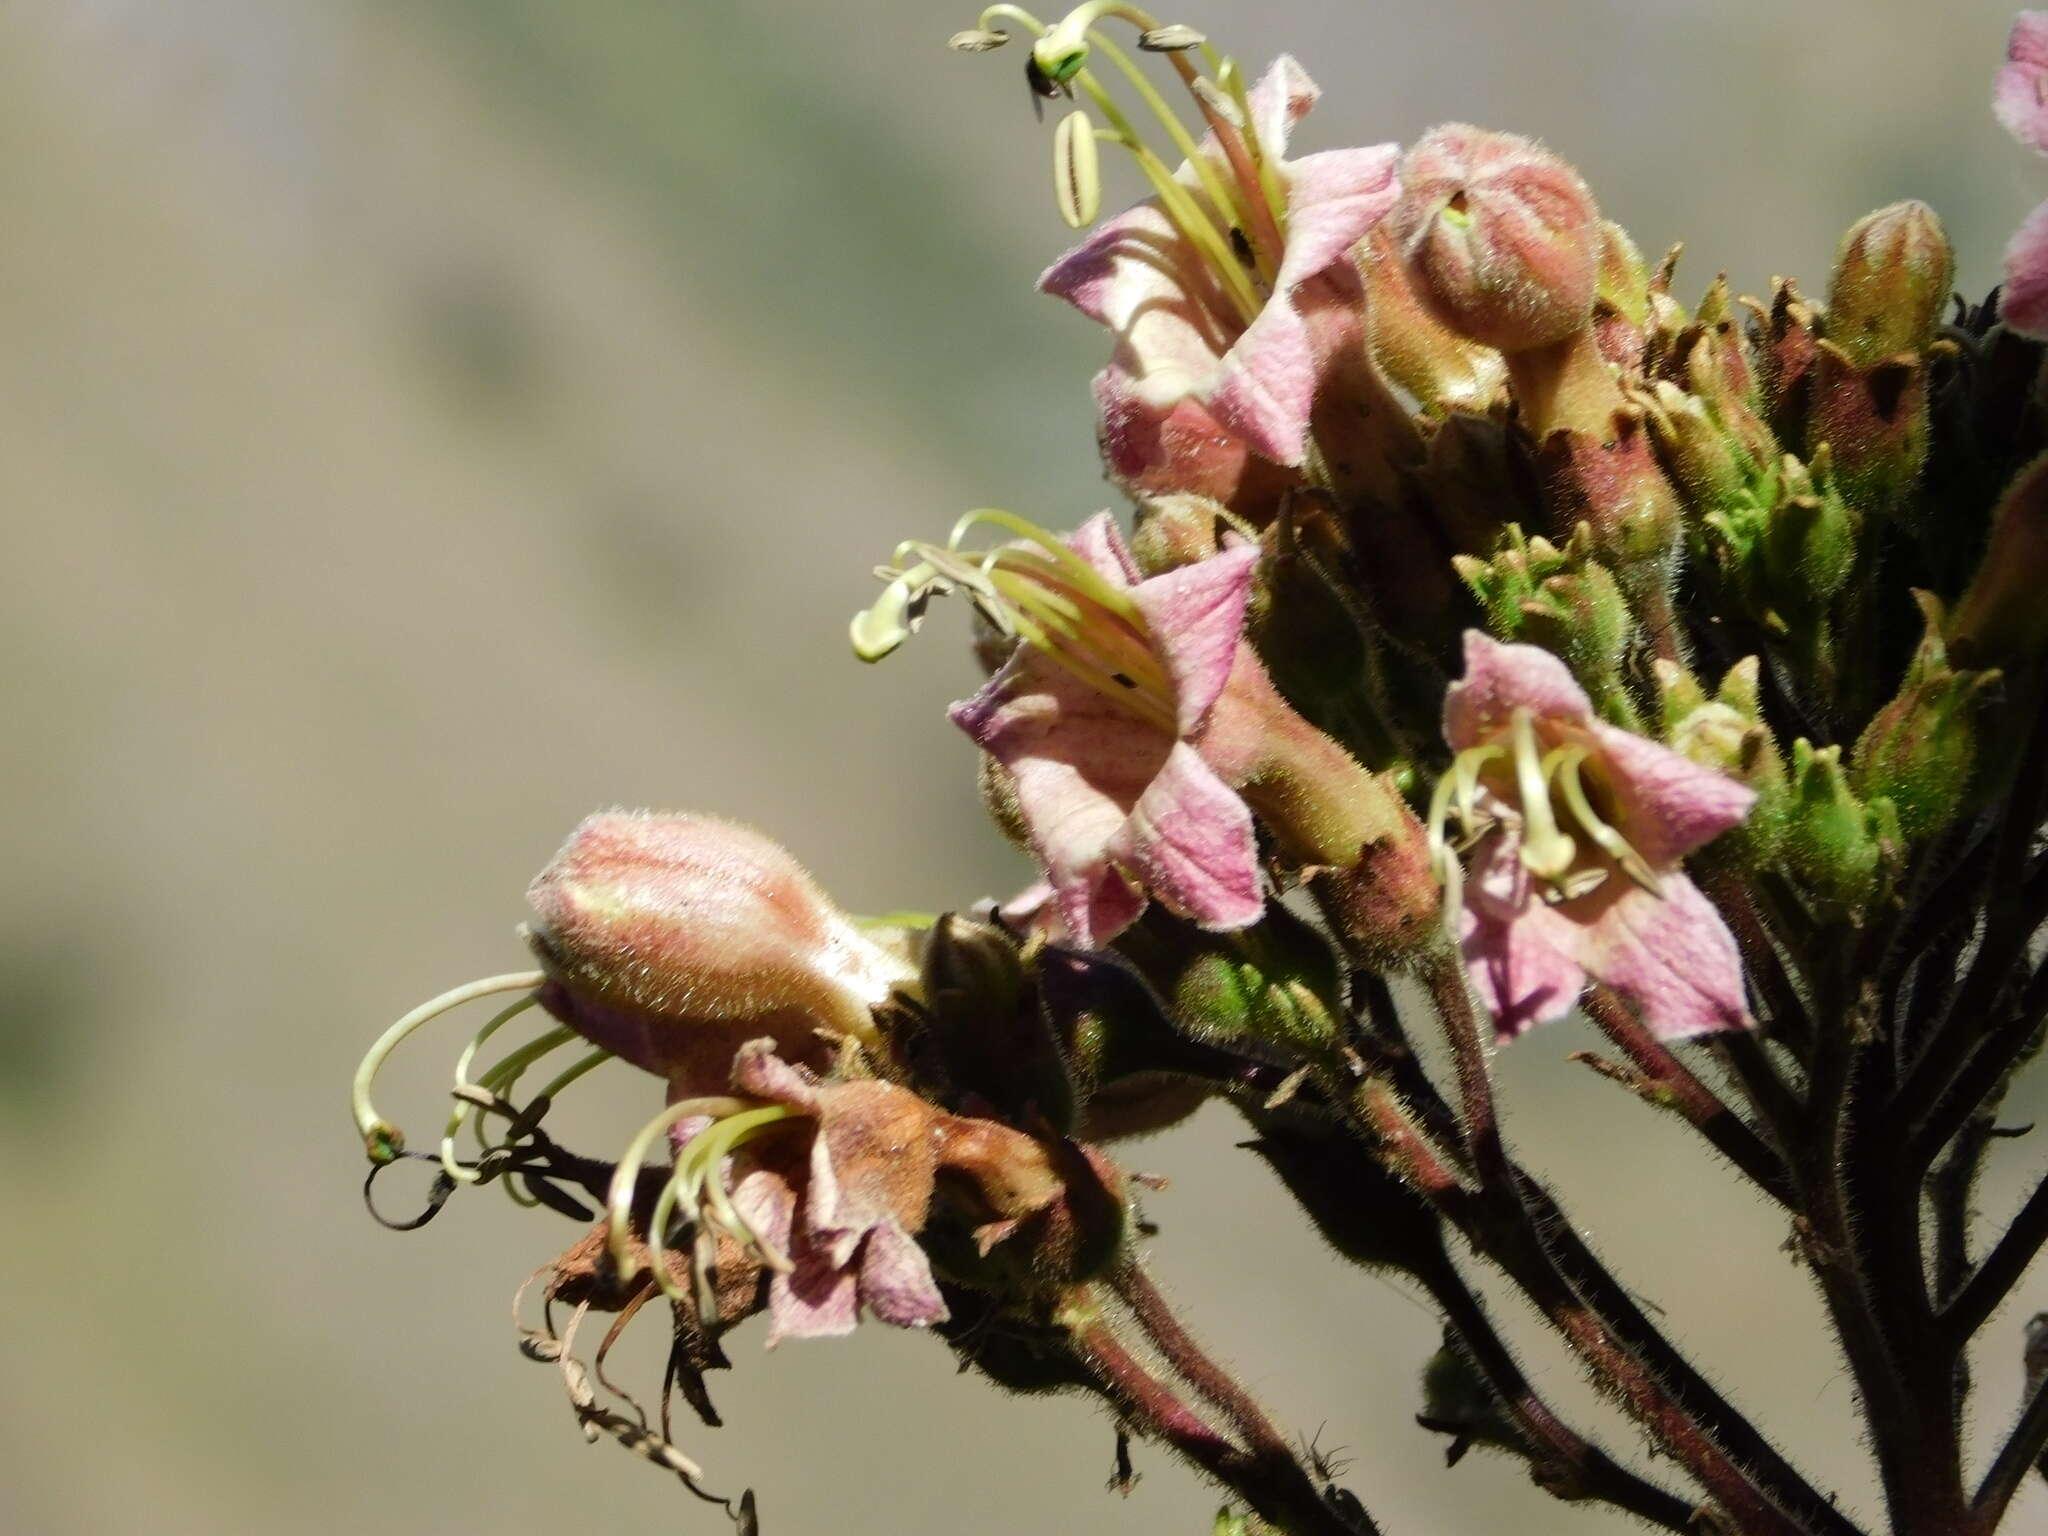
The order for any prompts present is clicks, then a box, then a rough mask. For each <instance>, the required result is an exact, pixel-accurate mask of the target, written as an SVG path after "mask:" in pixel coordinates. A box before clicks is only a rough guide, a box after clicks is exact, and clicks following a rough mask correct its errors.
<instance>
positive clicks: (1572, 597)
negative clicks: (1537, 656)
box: [1453, 523, 1637, 729]
mask: <svg viewBox="0 0 2048 1536" xmlns="http://www.w3.org/2000/svg"><path fill="white" fill-rule="evenodd" d="M1453 563H1454V564H1455V565H1456V567H1457V571H1458V574H1459V576H1460V577H1462V578H1463V579H1464V581H1465V584H1466V585H1467V586H1468V587H1470V588H1471V589H1472V594H1473V596H1475V597H1476V598H1478V599H1479V604H1480V606H1481V607H1482V608H1484V609H1485V610H1486V616H1487V627H1488V628H1489V629H1491V630H1492V631H1493V633H1494V635H1495V636H1497V637H1498V638H1499V639H1502V640H1507V641H1524V642H1527V643H1529V644H1531V645H1540V646H1542V647H1543V648H1544V649H1545V650H1547V651H1550V652H1552V653H1554V654H1555V655H1557V656H1560V657H1562V658H1563V659H1564V661H1565V663H1566V665H1568V666H1569V667H1570V668H1571V669H1572V672H1573V674H1574V675H1575V676H1577V677H1578V678H1579V680H1580V681H1581V682H1582V683H1584V684H1585V685H1586V689H1587V692H1588V693H1590V694H1591V695H1592V697H1593V701H1594V704H1595V706H1596V707H1597V708H1598V709H1599V710H1600V712H1601V713H1602V714H1603V715H1604V716H1606V717H1607V718H1608V719H1609V720H1611V721H1612V722H1613V723H1614V724H1616V725H1621V726H1624V727H1626V728H1629V729H1634V728H1635V727H1636V725H1637V721H1636V718H1635V707H1634V705H1633V703H1632V702H1631V701H1630V698H1629V692H1628V688H1627V686H1626V684H1625V683H1624V681H1623V679H1622V675H1621V669H1622V661H1623V659H1624V657H1626V656H1627V654H1628V649H1629V646H1630V644H1631V642H1632V641H1633V639H1634V637H1635V628H1636V626H1635V620H1634V618H1633V616H1632V615H1631V614H1630V612H1629V607H1628V600H1627V599H1626V598H1625V597H1624V596H1623V595H1622V591H1621V587H1620V584H1619V583H1618V582H1616V581H1615V579H1614V573H1613V572H1612V571H1610V570H1609V569H1608V568H1607V567H1606V566H1604V565H1602V564H1601V563H1600V562H1599V561H1598V560H1596V559H1595V558H1594V557H1593V540H1592V530H1591V529H1590V528H1588V527H1587V526H1586V525H1585V524H1583V523H1582V524H1580V525H1579V527H1578V529H1577V530H1575V531H1574V533H1573V535H1572V537H1571V539H1570V540H1569V541H1568V542H1567V543H1566V545H1565V547H1564V548H1563V549H1559V548H1558V547H1557V546H1556V545H1555V544H1553V543H1551V542H1550V540H1548V539H1546V538H1544V537H1542V535H1540V534H1539V535H1537V536H1536V537H1535V538H1533V539H1531V538H1525V537H1523V534H1522V530H1521V529H1520V528H1519V527H1513V526H1511V527H1510V528H1509V529H1508V531H1507V534H1506V537H1505V538H1504V540H1503V542H1502V548H1501V549H1500V551H1499V552H1498V553H1497V554H1495V556H1494V557H1493V559H1492V560H1490V561H1487V560H1475V559H1473V558H1472V557H1470V556H1468V555H1461V556H1458V557H1457V558H1456V559H1455V561H1454V562H1453Z"/></svg>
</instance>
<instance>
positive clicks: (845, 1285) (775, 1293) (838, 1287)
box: [767, 1250, 860, 1349]
mask: <svg viewBox="0 0 2048 1536" xmlns="http://www.w3.org/2000/svg"><path fill="white" fill-rule="evenodd" d="M859 1321H860V1281H859V1277H858V1276H857V1275H855V1274H854V1273H853V1272H852V1271H851V1270H842V1269H834V1268H833V1267H832V1264H831V1261H830V1260H829V1259H827V1258H826V1257H825V1256H824V1255H823V1254H822V1253H818V1252H816V1251H815V1250H814V1251H812V1252H811V1253H808V1254H806V1255H805V1256H804V1257H803V1258H802V1259H799V1260H797V1263H796V1269H795V1270H794V1271H793V1272H791V1273H789V1274H777V1275H776V1276H775V1278H774V1279H773V1280H771V1281H769V1282H768V1339H767V1347H768V1348H769V1349H773V1348H774V1347H775V1346H776V1345H778V1344H780V1343H781V1342H782V1341H783V1340H784V1339H836V1338H843V1337H845V1336H846V1335H847V1334H849V1333H851V1332H853V1330H854V1326H855V1324H857V1323H858V1322H859Z"/></svg>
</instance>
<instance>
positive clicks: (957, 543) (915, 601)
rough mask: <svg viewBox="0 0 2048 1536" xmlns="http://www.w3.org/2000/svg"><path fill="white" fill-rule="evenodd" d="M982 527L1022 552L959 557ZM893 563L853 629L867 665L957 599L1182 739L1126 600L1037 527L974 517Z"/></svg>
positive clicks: (901, 551) (1162, 676)
mask: <svg viewBox="0 0 2048 1536" xmlns="http://www.w3.org/2000/svg"><path fill="white" fill-rule="evenodd" d="M984 523H985V524H989V525H991V526H994V527H997V528H1000V529H1002V530H1003V531H1004V532H1005V533H1008V534H1011V535H1013V536H1014V537H1015V538H1016V539H1017V540H1018V541H1020V543H1019V544H1008V545H1003V546H1001V547H999V548H996V549H993V550H989V551H987V552H986V553H971V552H969V551H967V550H964V549H962V547H961V545H962V544H963V542H964V541H965V539H966V537H967V535H968V533H969V532H970V531H971V530H972V529H973V528H974V527H976V526H977V525H979V524H984ZM1020 544H1021V546H1022V547H1020ZM913 559H914V560H915V562H916V563H915V564H907V563H908V562H910V561H912V560H913ZM896 561H897V565H896V566H884V567H882V568H880V569H879V571H878V572H877V574H879V575H882V576H883V577H884V578H885V579H887V581H888V584H889V585H888V589H887V590H886V591H885V592H884V593H883V596H882V598H881V600H880V601H878V602H877V603H876V605H875V606H874V607H873V608H872V609H869V610H866V611H864V612H862V613H860V614H858V615H856V616H855V618H854V621H853V624H852V626H851V633H852V637H853V641H854V647H855V650H856V653H857V654H859V655H861V656H862V657H863V659H865V660H874V659H876V658H877V657H879V656H882V655H886V654H888V652H889V651H891V650H893V649H894V648H895V647H896V646H897V645H899V644H901V642H902V640H903V639H904V637H905V636H907V635H908V634H910V633H911V632H913V631H914V630H915V629H916V628H917V626H918V624H919V623H921V622H922V619H923V607H924V604H925V603H926V602H927V601H928V600H929V599H930V598H931V597H932V596H935V595H939V594H942V593H946V592H950V591H955V590H958V591H962V592H964V593H965V594H966V595H967V596H968V598H969V600H970V601H972V602H973V603H974V605H975V607H976V608H977V609H978V610H979V611H980V613H981V614H982V616H983V617H984V618H986V619H987V620H988V622H989V623H990V624H991V625H992V626H994V628H995V629H996V631H997V632H998V633H999V634H1001V635H1003V636H1004V637H1005V638H1012V637H1014V638H1017V639H1021V640H1023V641H1024V642H1025V643H1027V644H1029V645H1030V646H1032V647H1033V648H1034V649H1036V650H1038V651H1040V652H1042V653H1043V654H1044V655H1045V656H1046V657H1048V658H1049V659H1050V660H1052V661H1054V662H1056V663H1057V664H1058V665H1060V666H1061V667H1063V668H1065V669H1066V670H1067V671H1068V672H1070V673H1072V674H1073V675H1074V677H1075V678H1077V679H1078V680H1079V681H1081V682H1083V683H1085V684H1087V686H1088V687H1090V688H1092V689H1093V690H1095V691H1096V692H1097V693H1099V694H1101V695H1102V696H1103V697H1104V698H1106V699H1108V700H1109V701H1110V702H1111V703H1113V704H1115V705H1116V706H1117V707H1118V708H1120V709H1122V710H1124V711H1126V712H1127V713H1129V714H1132V715H1135V716H1136V717H1137V718H1139V719H1140V720H1143V721H1144V722H1145V723H1146V724H1148V725H1150V726H1153V727H1154V728H1155V729H1158V730H1162V731H1169V732H1171V731H1175V730H1176V729H1177V720H1176V713H1175V706H1174V688H1173V680H1172V678H1171V677H1170V676H1169V675H1168V673H1167V671H1166V668H1165V665H1164V664H1163V663H1162V662H1161V660H1160V658H1159V655H1158V652H1157V651H1156V650H1155V648H1154V646H1153V642H1152V634H1151V628H1150V626H1149V625H1148V624H1147V623H1146V620H1145V616H1144V614H1143V613H1142V612H1141V611H1140V610H1139V608H1138V606H1137V604H1135V603H1134V602H1132V601H1131V597H1130V594H1129V592H1128V591H1126V590H1125V589H1124V588H1122V587H1119V586H1117V585H1115V584H1114V583H1112V582H1111V581H1109V580H1107V579H1106V578H1105V577H1104V576H1103V575H1102V574H1101V573H1100V572H1098V571H1097V570H1096V569H1095V568H1094V567H1093V566H1091V565H1090V564H1089V563H1088V562H1087V561H1086V560H1084V559H1082V558H1081V556H1080V555H1078V554H1076V553H1075V552H1074V551H1073V550H1072V549H1070V548H1068V547H1067V545H1066V544H1065V543H1063V542H1062V541H1061V540H1059V539H1058V538H1056V537H1055V536H1054V535H1052V534H1050V533H1048V532H1047V531H1046V530H1045V529H1043V528H1040V527H1039V526H1038V525H1037V524H1035V523H1032V522H1028V521H1026V520H1025V519H1024V518H1021V517H1018V516H1017V515H1016V514H1015V513H1012V512H1006V511H1004V510H1003V509H1001V508H999V507H977V508H976V509H975V510H973V511H971V512H968V513H966V514H965V515H963V516H962V517H961V518H960V520H959V521H958V522H957V523H955V524H954V526H953V530H952V532H951V534H950V535H949V536H948V538H947V542H946V546H945V548H943V549H940V548H936V547H934V546H932V545H929V544H923V543H919V542H917V541H915V540H907V541H905V542H904V543H903V544H900V545H898V546H897V549H896ZM906 565H907V568H903V567H905V566H906Z"/></svg>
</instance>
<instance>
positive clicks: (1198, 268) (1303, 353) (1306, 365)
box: [1039, 54, 1399, 500]
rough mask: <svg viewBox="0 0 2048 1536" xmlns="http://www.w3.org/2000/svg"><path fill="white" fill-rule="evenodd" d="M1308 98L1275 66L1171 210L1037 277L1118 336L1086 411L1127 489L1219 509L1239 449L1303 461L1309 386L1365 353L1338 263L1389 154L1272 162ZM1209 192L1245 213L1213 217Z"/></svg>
mask: <svg viewBox="0 0 2048 1536" xmlns="http://www.w3.org/2000/svg"><path fill="white" fill-rule="evenodd" d="M1318 94H1319V92H1318V91H1317V88H1316V85H1315V83H1314V82H1313V81H1312V80H1310V79H1309V77H1308V75H1307V74H1306V73H1305V72H1303V70H1302V68H1301V66H1300V65H1299V64H1297V63H1295V61H1294V60H1293V59H1292V58H1289V57H1287V56H1286V55H1284V54H1283V55H1282V56H1281V57H1280V58H1278V59H1276V60H1275V61H1274V63H1273V65H1272V67H1271V68H1270V69H1269V70H1268V71H1267V72H1266V76H1265V78H1264V79H1262V80H1261V81H1260V82H1259V83H1258V84H1257V85H1256V86H1254V87H1253V88H1252V90H1251V91H1250V92H1249V93H1248V104H1249V106H1250V108H1251V114H1250V115H1251V125H1250V126H1251V129H1252V132H1251V134H1249V135H1247V134H1244V133H1242V132H1241V131H1240V130H1238V129H1235V128H1228V127H1226V130H1225V131H1226V132H1229V133H1232V134H1234V135H1236V137H1237V139H1238V142H1235V143H1231V144H1227V145H1226V144H1224V143H1221V142H1219V139H1218V136H1217V135H1216V134H1215V133H1211V134H1210V135H1209V137H1208V138H1207V140H1206V141H1205V142H1204V143H1203V144H1202V145H1200V146H1199V147H1198V149H1197V151H1196V153H1197V154H1198V155H1199V156H1200V157H1202V159H1203V161H1204V163H1203V164H1202V165H1200V166H1197V165H1195V164H1192V163H1189V164H1184V165H1183V166H1182V167H1181V168H1180V170H1179V171H1178V172H1177V173H1176V176H1175V180H1176V183H1177V184H1178V185H1179V186H1180V187H1182V188H1184V189H1185V191H1186V194H1187V201H1186V202H1185V203H1183V202H1181V201H1180V199H1178V198H1176V199H1174V200H1173V204H1169V202H1168V201H1167V200H1166V199H1163V198H1161V197H1153V198H1149V199H1147V200H1146V201H1144V202H1142V203H1139V204H1138V205H1137V206H1136V207H1134V208H1132V209H1130V210H1129V211H1128V212H1126V213H1123V214H1121V215H1119V216H1118V217H1116V218H1114V219H1111V220H1109V221H1108V222H1106V223H1105V224H1103V225H1102V226H1100V227H1099V228H1098V229H1096V230H1095V231H1094V232H1093V233H1091V234H1090V235H1089V236H1088V238H1087V239H1086V240H1084V241H1082V242H1081V244H1079V245H1077V246H1076V247H1074V249H1073V250H1071V251H1069V252H1067V254H1066V255H1064V256H1062V257H1061V258H1060V259H1059V260H1058V261H1056V262H1054V263H1053V264H1052V266H1050V267H1049V268H1047V269H1046V271H1045V273H1044V275H1043V276H1042V277H1040V278H1039V287H1040V288H1042V289H1043V290H1044V291H1045V292H1047V293H1051V294H1055V295H1057V296H1058V297H1060V298H1063V299H1065V300H1067V301H1068V302H1069V303H1070V304H1072V305H1073V306H1074V307H1075V308H1076V309H1078V310H1080V311H1081V313H1083V314H1084V315H1086V316H1088V318H1089V319H1091V320H1095V321H1098V322H1100V323H1101V324H1103V325H1105V326H1107V327H1108V328H1109V329H1110V331H1111V332H1112V333H1113V334H1114V336H1115V340H1116V348H1115V351H1114V353H1113V354H1112V355H1111V359H1110V363H1109V366H1108V367H1106V368H1105V369H1103V370H1102V372H1101V373H1099V374H1097V375H1096V378H1095V396H1096V402H1097V405H1098V406H1099V408H1100V411H1101V430H1102V436H1103V448H1104V452H1105V454H1106V456H1107V458H1108V460H1109V463H1110V468H1111V470H1112V472H1113V473H1114V474H1116V475H1117V476H1118V478H1120V479H1122V480H1124V481H1126V482H1137V483H1141V484H1142V483H1143V481H1144V477H1145V476H1146V474H1147V472H1148V471H1150V470H1155V469H1158V468H1160V467H1162V466H1167V465H1169V464H1170V467H1171V468H1172V470H1173V472H1174V483H1173V485H1172V486H1170V487H1168V486H1163V485H1161V486H1152V487H1150V488H1151V489H1179V490H1200V491H1202V492H1204V493H1205V494H1210V495H1215V496H1218V497H1219V498H1220V499H1225V500H1227V499H1229V495H1230V490H1231V488H1232V487H1233V486H1234V485H1235V484H1236V482H1237V481H1238V480H1239V479H1240V478H1241V477H1242V476H1243V475H1244V474H1245V473H1246V472H1247V469H1248V467H1249V466H1248V465H1247V463H1246V454H1247V450H1249V451H1250V452H1251V453H1255V454H1257V455H1259V456H1261V457H1263V458H1265V459H1268V460H1270V461H1272V462H1273V463H1275V464H1280V465H1298V464H1300V463H1301V462H1302V460H1303V458H1304V456H1305V454H1306V451H1307V442H1308V430H1309V413H1310V410H1311V408H1312V406H1313V405H1314V402H1315V397H1316V391H1317V388H1318V386H1319V384H1320V383H1321V382H1322V381H1323V379H1324V377H1325V375H1326V374H1327V373H1328V372H1329V370H1330V369H1331V367H1332V366H1333V364H1334V363H1335V362H1336V361H1337V360H1338V359H1339V358H1340V357H1341V356H1344V355H1348V353H1350V352H1355V351H1357V350H1358V349H1359V347H1360V346H1361V345H1362V340H1361V334H1362V320H1363V306H1364V294H1363V288H1362V285H1361V281H1360V278H1359V275H1358V272H1357V270H1356V268H1355V267H1354V266H1353V265H1352V262H1351V250H1352V248H1353V247H1354V246H1356V245H1357V244H1358V243H1359V241H1361V240H1362V239H1364V238H1365V235H1366V234H1367V232H1368V231H1370V230H1371V229H1372V227H1373V226H1374V225H1375V224H1377V223H1378V222H1379V221H1380V219H1381V218H1382V217H1383V216H1384V215H1385V214H1386V212H1387V210H1388V209H1390V208H1391V207H1392V206H1393V205H1394V200H1395V198H1396V196H1397V195H1398V192H1399V188H1398V186H1397V185H1396V182H1395V176H1394V168H1395V162H1396V159H1397V156H1398V150H1397V148H1396V146H1394V145H1392V144H1380V145H1375V146H1372V147H1370V148H1365V149H1337V150H1326V151H1323V152H1321V153H1318V154H1311V155H1304V156H1302V157H1301V158H1299V159H1296V160H1287V159H1285V158H1283V156H1284V152H1285V150H1286V146H1287V138H1288V131H1289V129H1290V128H1291V127H1292V126H1293V125H1294V123H1296V122H1297V121H1299V120H1300V118H1301V117H1302V116H1303V115H1304V114H1305V113H1306V112H1307V111H1308V109H1309V108H1310V106H1312V105H1313V104H1314V102H1315V99H1316V97H1317V95H1318ZM1248 139H1255V140H1256V143H1257V146H1258V151H1257V152H1258V153H1261V154H1263V155H1264V156H1265V157H1266V162H1267V164H1268V165H1269V166H1270V167H1271V169H1272V171H1273V173H1274V174H1273V180H1274V184H1275V185H1274V187H1273V188H1271V189H1269V188H1265V187H1263V186H1262V185H1261V184H1260V178H1259V177H1258V176H1257V175H1255V174H1254V175H1250V176H1247V175H1246V172H1247V170H1248V169H1249V168H1250V167H1251V152H1250V151H1248V150H1247V147H1246V144H1245V142H1244V141H1245V140H1248ZM1218 187H1222V188H1225V189H1227V191H1228V193H1229V195H1230V197H1231V199H1232V202H1233V204H1239V203H1241V204H1242V205H1243V207H1242V210H1240V209H1238V208H1235V207H1233V208H1218V207H1217V206H1216V202H1215V198H1214V195H1213V193H1214V190H1215V189H1216V188H1218ZM1274 191H1277V193H1278V206H1277V207H1275V206H1274V198H1273V195H1272V194H1273V192H1274ZM1176 205H1177V206H1176ZM1190 209H1192V210H1193V212H1192V213H1191V212H1190ZM1240 211H1243V212H1247V213H1248V214H1249V217H1243V218H1240V216H1239V213H1240ZM1276 247H1277V248H1276Z"/></svg>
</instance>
